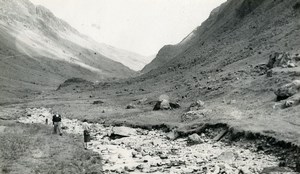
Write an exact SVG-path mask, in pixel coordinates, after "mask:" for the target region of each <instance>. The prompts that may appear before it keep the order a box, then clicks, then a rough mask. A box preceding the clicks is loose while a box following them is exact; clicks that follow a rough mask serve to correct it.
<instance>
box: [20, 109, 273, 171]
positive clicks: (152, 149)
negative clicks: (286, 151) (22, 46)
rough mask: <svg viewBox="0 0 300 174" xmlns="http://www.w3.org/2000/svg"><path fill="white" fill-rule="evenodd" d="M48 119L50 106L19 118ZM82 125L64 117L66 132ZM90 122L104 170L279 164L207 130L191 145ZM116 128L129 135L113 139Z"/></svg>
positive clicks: (247, 167)
mask: <svg viewBox="0 0 300 174" xmlns="http://www.w3.org/2000/svg"><path fill="white" fill-rule="evenodd" d="M46 119H48V120H49V123H48V124H51V119H52V114H51V113H50V109H48V108H28V109H26V116H24V117H21V118H20V119H19V122H21V123H26V124H32V123H40V124H45V123H46V122H45V120H46ZM81 125H82V122H81V121H79V120H76V119H67V118H64V117H63V118H62V126H63V128H64V129H63V133H64V134H65V133H68V134H83V129H82V126H81ZM90 126H91V129H92V131H91V135H92V137H93V140H92V141H91V142H90V143H89V147H88V149H89V150H92V151H95V152H97V153H99V154H101V156H102V157H103V170H104V171H105V173H214V174H219V173H223V174H225V173H227V174H242V173H244V174H247V173H260V172H261V171H262V170H263V168H265V167H273V166H278V160H277V159H276V157H274V156H271V155H266V154H263V153H259V152H254V151H252V150H251V149H249V148H248V149H247V148H243V147H242V146H236V145H227V144H225V143H222V142H214V141H213V140H211V139H210V138H208V137H207V136H206V135H205V134H201V135H199V136H200V137H201V141H202V143H200V144H195V145H189V144H188V143H187V138H179V139H176V140H174V141H173V140H168V139H167V138H166V133H165V132H163V131H160V130H151V131H149V130H143V129H133V128H129V127H112V126H111V127H105V126H103V125H102V124H98V123H96V124H90ZM116 130H118V131H119V132H120V131H123V132H124V133H125V134H126V135H128V136H126V137H123V138H117V139H112V138H111V137H110V136H109V135H111V134H113V133H114V131H116ZM82 141H83V138H82Z"/></svg>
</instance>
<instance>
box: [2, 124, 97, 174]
mask: <svg viewBox="0 0 300 174" xmlns="http://www.w3.org/2000/svg"><path fill="white" fill-rule="evenodd" d="M1 124H2V123H1ZM1 124H0V125H1ZM5 126H7V125H5ZM51 131H52V129H51V127H47V126H44V125H38V124H32V125H24V124H19V123H13V124H9V125H8V126H7V127H6V128H5V130H4V131H3V132H0V173H4V174H6V173H7V174H9V173H22V174H32V173H33V174H35V173H36V174H44V173H45V174H71V173H86V174H100V173H102V163H101V162H102V160H101V157H100V155H99V154H97V153H94V152H91V151H86V150H84V149H83V145H82V142H81V140H82V137H79V136H73V135H67V134H64V135H63V136H62V137H60V136H58V135H53V134H52V133H51Z"/></svg>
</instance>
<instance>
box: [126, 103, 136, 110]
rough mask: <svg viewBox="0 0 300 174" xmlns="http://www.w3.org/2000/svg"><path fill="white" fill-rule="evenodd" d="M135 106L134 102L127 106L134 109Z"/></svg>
mask: <svg viewBox="0 0 300 174" xmlns="http://www.w3.org/2000/svg"><path fill="white" fill-rule="evenodd" d="M134 108H135V105H134V104H132V103H131V104H129V105H127V106H126V109H134Z"/></svg>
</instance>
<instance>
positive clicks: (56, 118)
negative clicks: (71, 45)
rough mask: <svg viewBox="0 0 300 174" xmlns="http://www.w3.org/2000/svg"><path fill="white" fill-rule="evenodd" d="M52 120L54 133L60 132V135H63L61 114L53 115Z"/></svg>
mask: <svg viewBox="0 0 300 174" xmlns="http://www.w3.org/2000/svg"><path fill="white" fill-rule="evenodd" d="M52 122H53V133H54V134H56V133H58V134H59V135H60V136H62V132H61V115H59V114H54V115H53V117H52Z"/></svg>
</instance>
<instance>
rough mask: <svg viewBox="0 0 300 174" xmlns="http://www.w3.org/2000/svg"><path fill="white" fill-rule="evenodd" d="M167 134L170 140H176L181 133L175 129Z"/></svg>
mask: <svg viewBox="0 0 300 174" xmlns="http://www.w3.org/2000/svg"><path fill="white" fill-rule="evenodd" d="M166 136H167V138H168V139H169V140H175V139H176V138H178V137H179V134H178V132H177V131H176V130H173V131H171V132H169V133H168V134H167V135H166Z"/></svg>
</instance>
